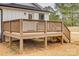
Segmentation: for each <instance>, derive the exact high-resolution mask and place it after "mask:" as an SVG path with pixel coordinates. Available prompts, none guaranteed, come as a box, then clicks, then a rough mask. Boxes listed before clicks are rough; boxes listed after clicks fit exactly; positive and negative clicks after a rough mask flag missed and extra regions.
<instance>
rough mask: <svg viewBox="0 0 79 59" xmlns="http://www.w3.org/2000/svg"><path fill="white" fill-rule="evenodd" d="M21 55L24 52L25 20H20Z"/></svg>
mask: <svg viewBox="0 0 79 59" xmlns="http://www.w3.org/2000/svg"><path fill="white" fill-rule="evenodd" d="M20 35H21V36H20V53H22V52H23V38H22V35H23V19H20Z"/></svg>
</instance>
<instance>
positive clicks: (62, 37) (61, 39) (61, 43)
mask: <svg viewBox="0 0 79 59" xmlns="http://www.w3.org/2000/svg"><path fill="white" fill-rule="evenodd" d="M63 41H64V40H63V34H62V36H61V44H63Z"/></svg>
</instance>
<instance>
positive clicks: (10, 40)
mask: <svg viewBox="0 0 79 59" xmlns="http://www.w3.org/2000/svg"><path fill="white" fill-rule="evenodd" d="M11 46H12V38H11V37H9V47H10V48H11Z"/></svg>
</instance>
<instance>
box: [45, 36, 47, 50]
mask: <svg viewBox="0 0 79 59" xmlns="http://www.w3.org/2000/svg"><path fill="white" fill-rule="evenodd" d="M45 48H46V49H47V37H45Z"/></svg>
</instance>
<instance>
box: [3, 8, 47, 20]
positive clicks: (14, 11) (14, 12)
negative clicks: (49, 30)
mask: <svg viewBox="0 0 79 59" xmlns="http://www.w3.org/2000/svg"><path fill="white" fill-rule="evenodd" d="M2 9H3V21H7V20H14V19H28V14H32V19H34V20H39V13H43V14H44V19H45V20H49V13H48V12H41V11H33V10H25V9H18V8H10V7H7V8H6V7H2Z"/></svg>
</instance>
